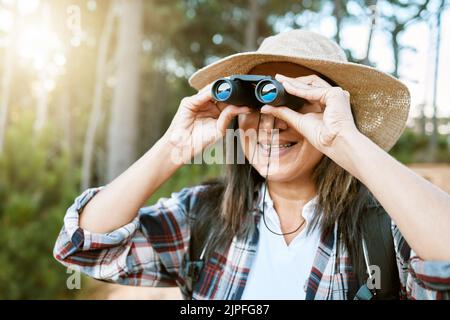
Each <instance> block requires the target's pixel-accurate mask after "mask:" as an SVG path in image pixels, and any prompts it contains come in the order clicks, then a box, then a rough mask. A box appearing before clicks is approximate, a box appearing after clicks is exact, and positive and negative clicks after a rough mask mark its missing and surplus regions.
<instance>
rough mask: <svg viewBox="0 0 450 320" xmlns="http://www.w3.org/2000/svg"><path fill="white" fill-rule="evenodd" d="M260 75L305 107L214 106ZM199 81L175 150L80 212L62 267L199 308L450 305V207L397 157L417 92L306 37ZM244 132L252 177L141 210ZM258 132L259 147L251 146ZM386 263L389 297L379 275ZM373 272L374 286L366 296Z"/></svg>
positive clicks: (165, 149) (264, 48)
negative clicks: (197, 157) (219, 302)
mask: <svg viewBox="0 0 450 320" xmlns="http://www.w3.org/2000/svg"><path fill="white" fill-rule="evenodd" d="M246 73H249V74H259V75H271V76H275V77H276V79H277V80H278V81H280V82H281V83H282V85H283V86H284V88H285V90H286V91H287V92H288V93H290V94H292V95H295V96H298V97H301V98H304V99H305V100H306V101H307V103H306V104H305V105H304V106H303V107H302V108H300V109H299V110H293V109H292V108H287V107H272V106H264V107H262V108H261V109H260V110H255V109H253V108H250V107H237V106H233V105H224V104H222V103H214V102H213V101H212V99H211V93H210V85H208V84H210V83H211V82H213V81H214V80H216V79H218V78H220V77H223V76H228V75H233V74H246ZM190 83H191V85H192V86H193V87H195V88H197V89H199V88H202V89H201V90H200V91H199V92H198V93H197V94H195V95H193V96H191V97H187V98H185V99H183V100H182V101H181V104H180V107H179V109H178V111H177V113H176V115H175V117H174V119H173V121H172V123H171V125H170V127H169V129H168V130H167V132H166V133H165V134H164V136H163V137H162V138H161V139H160V140H159V141H158V142H157V143H156V144H155V145H154V146H153V147H152V148H151V149H150V150H149V151H148V152H147V153H146V154H145V155H144V156H143V157H142V158H141V159H139V160H138V161H137V162H136V163H135V164H133V165H132V166H131V167H130V168H129V169H128V170H126V171H125V172H124V173H123V174H122V175H120V176H119V177H118V178H116V179H115V180H114V181H112V182H111V183H110V184H108V185H107V186H106V187H103V188H96V189H90V190H87V191H86V192H84V193H83V194H82V195H81V196H80V197H78V198H77V199H76V200H75V203H74V204H73V205H72V206H71V207H70V208H69V209H68V211H67V214H66V217H65V220H64V227H63V229H62V231H61V233H60V236H59V238H58V240H57V243H56V246H55V252H54V254H55V257H56V259H58V260H59V261H60V262H61V263H63V264H64V265H66V266H72V267H73V266H76V267H79V268H81V271H82V272H84V273H86V274H87V275H89V276H91V277H94V278H97V279H102V280H107V281H112V282H117V283H121V284H128V285H137V286H179V287H180V289H181V291H182V293H183V295H184V296H185V297H186V298H193V299H259V298H266V299H354V298H360V299H364V298H366V297H367V298H370V297H371V295H372V294H377V292H378V293H380V292H381V293H382V294H381V296H380V295H379V297H381V298H412V299H443V298H449V297H450V246H448V244H449V243H450V197H449V195H448V194H446V193H445V192H443V191H442V190H440V189H438V188H437V187H435V186H434V185H432V184H431V183H429V182H427V181H426V180H425V179H423V178H421V177H419V176H418V175H416V174H414V173H413V172H412V171H411V170H409V169H408V168H406V167H405V166H403V165H402V164H400V163H398V162H397V161H396V160H395V159H393V158H392V157H391V156H389V155H388V153H387V152H386V151H387V150H389V149H390V148H391V147H392V146H393V145H394V143H395V142H396V140H397V139H398V137H399V136H400V134H401V132H402V131H403V129H404V126H405V121H406V118H407V114H408V109H409V92H408V90H407V89H406V87H405V86H404V85H403V84H401V83H400V82H399V81H398V80H396V79H394V78H392V77H390V76H388V75H386V74H384V73H382V72H380V71H377V70H375V69H373V68H369V67H365V66H361V65H358V64H353V63H349V62H347V60H346V58H345V55H344V53H343V51H342V49H340V48H339V47H338V46H337V45H336V44H335V43H333V42H331V41H329V40H328V39H326V38H324V37H321V36H320V35H317V34H315V33H311V32H306V31H300V30H295V31H290V32H285V33H281V34H279V35H276V36H273V37H269V38H267V39H266V40H265V41H264V42H263V43H262V45H261V47H260V48H259V49H258V51H257V52H250V53H239V54H235V55H233V56H230V57H227V58H225V59H222V60H220V61H218V62H216V63H214V64H212V65H210V66H207V67H205V68H203V69H201V70H199V71H198V72H197V73H195V74H194V75H193V76H192V77H191V79H190ZM230 124H231V125H232V126H233V128H235V129H237V128H239V129H240V134H239V139H238V142H239V143H238V151H241V152H243V153H244V154H245V157H246V161H245V164H236V163H234V164H228V165H227V174H226V175H225V177H224V178H223V179H222V180H219V181H216V182H212V183H208V184H204V185H200V186H195V187H191V188H185V189H183V190H181V191H180V192H178V193H175V194H173V195H172V197H171V198H170V199H161V200H160V201H158V203H156V204H155V205H153V206H150V207H145V208H141V207H142V205H143V204H144V203H145V201H146V200H147V199H148V198H149V197H150V196H151V195H152V194H153V193H154V192H155V191H156V190H157V189H158V188H159V187H160V186H161V184H162V183H164V181H166V180H167V179H168V178H169V177H170V176H171V175H172V174H173V173H174V172H175V171H176V170H177V169H178V168H179V167H180V166H181V165H182V163H186V162H189V161H190V159H191V158H192V156H193V154H195V153H198V152H199V151H200V150H204V149H205V148H206V147H207V146H209V145H211V144H212V143H214V142H215V141H217V140H218V139H219V138H220V137H223V136H224V134H225V132H226V129H227V128H228V127H229V125H230ZM251 130H254V131H255V130H256V131H257V132H258V134H257V135H246V134H242V133H243V132H244V133H245V132H247V131H251ZM274 141H276V142H274ZM227 148H234V146H231V147H230V145H228V146H227ZM186 149H188V151H189V152H185V151H186ZM228 150H230V149H228ZM178 151H179V152H178ZM174 154H175V155H179V156H180V155H181V156H182V157H183V158H182V159H176V160H177V161H174V160H175V159H174ZM254 159H258V161H253V160H254ZM170 160H171V161H170ZM272 160H277V161H276V163H277V165H271V163H275V162H274V161H272ZM369 212H378V213H377V214H376V215H375V216H376V218H375V220H370V219H369V216H370V214H369ZM386 213H387V214H386ZM383 214H384V215H385V216H386V217H388V218H389V217H390V218H391V219H392V227H391V226H390V220H389V219H388V221H389V226H388V227H387V228H386V227H380V228H379V229H380V230H381V231H380V232H379V234H378V235H377V234H375V231H373V230H375V229H374V228H376V226H375V225H376V224H378V221H382V220H377V219H378V217H382V216H383ZM370 221H372V222H370ZM394 221H395V222H394ZM365 225H367V226H368V228H364V227H363V226H365ZM381 225H382V223H381V222H380V226H381ZM372 229H373V230H372ZM371 239H372V241H371ZM373 239H375V240H373ZM380 239H381V240H380ZM383 239H385V240H386V241H384V240H383ZM380 243H384V244H385V246H384V248H382V247H381V246H382V245H380ZM377 245H379V247H376V246H377ZM368 248H369V249H368ZM373 248H375V249H373ZM377 248H378V249H377ZM380 248H381V249H380ZM381 251H382V252H385V253H386V254H385V255H384V256H382V257H381V258H379V257H380V255H379V253H380V252H381ZM391 253H392V255H391V256H390V254H391ZM377 254H378V256H379V257H378V258H375V259H373V260H377V261H381V262H380V263H379V264H380V265H378V267H379V269H381V275H382V276H383V277H382V279H381V284H382V285H383V286H384V288H383V287H381V288H379V286H378V287H377V286H376V282H377V281H376V280H377V279H376V271H377V270H376V269H373V270H375V271H374V272H373V274H372V271H373V270H372V269H370V268H371V267H372V264H371V263H370V260H371V258H373V257H375V256H377ZM389 257H393V259H395V261H396V263H397V265H396V266H395V267H394V268H391V267H390V266H391V265H390V261H391V262H392V261H393V260H392V259H391V260H389V259H390V258H389ZM393 264H394V265H395V262H394V263H393ZM365 267H368V268H369V270H370V273H371V276H370V278H369V280H371V281H373V283H372V284H375V285H374V288H373V287H372V288H369V287H370V286H369V285H366V286H364V283H370V282H369V281H367V282H365V281H366V279H367V274H365ZM361 270H362V271H361ZM361 275H362V276H361ZM364 276H365V277H364ZM383 281H384V282H383ZM367 288H369V289H371V290H369V291H368V290H365V289H367ZM358 289H359V291H358ZM366 293H368V296H367V295H365V294H366ZM388 293H389V294H388Z"/></svg>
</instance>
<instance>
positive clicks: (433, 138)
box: [428, 0, 445, 162]
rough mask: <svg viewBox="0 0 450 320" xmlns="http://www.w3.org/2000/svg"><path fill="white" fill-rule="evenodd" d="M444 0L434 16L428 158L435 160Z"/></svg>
mask: <svg viewBox="0 0 450 320" xmlns="http://www.w3.org/2000/svg"><path fill="white" fill-rule="evenodd" d="M444 6H445V0H441V5H440V7H439V9H438V13H437V17H436V49H435V50H436V51H435V52H436V53H435V62H434V79H433V100H432V106H433V118H432V121H433V131H432V133H431V139H430V142H429V152H428V157H429V158H428V160H429V161H430V162H431V161H435V160H436V151H437V142H438V141H437V140H438V119H437V101H436V100H437V88H438V76H439V56H440V54H439V53H440V52H439V51H440V44H441V32H442V26H441V24H442V13H443V11H444Z"/></svg>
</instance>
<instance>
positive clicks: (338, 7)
mask: <svg viewBox="0 0 450 320" xmlns="http://www.w3.org/2000/svg"><path fill="white" fill-rule="evenodd" d="M333 2H334V9H333V15H334V17H335V18H336V35H335V36H334V40H335V41H336V43H337V44H339V45H341V24H342V0H334V1H333Z"/></svg>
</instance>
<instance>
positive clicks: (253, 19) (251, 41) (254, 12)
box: [245, 0, 260, 51]
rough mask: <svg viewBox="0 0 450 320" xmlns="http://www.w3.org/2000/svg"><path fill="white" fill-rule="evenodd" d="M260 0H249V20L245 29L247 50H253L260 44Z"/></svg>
mask: <svg viewBox="0 0 450 320" xmlns="http://www.w3.org/2000/svg"><path fill="white" fill-rule="evenodd" d="M259 6H260V4H259V2H258V0H249V7H248V11H249V12H248V21H247V26H246V29H245V50H246V51H253V50H256V48H257V46H258V43H257V42H258V23H259V17H260V7H259Z"/></svg>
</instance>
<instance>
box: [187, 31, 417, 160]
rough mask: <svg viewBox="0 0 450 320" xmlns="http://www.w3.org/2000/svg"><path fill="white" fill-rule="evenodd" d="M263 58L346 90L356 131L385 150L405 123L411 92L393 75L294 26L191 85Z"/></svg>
mask: <svg viewBox="0 0 450 320" xmlns="http://www.w3.org/2000/svg"><path fill="white" fill-rule="evenodd" d="M267 62H292V63H296V64H299V65H302V66H304V67H307V68H309V69H311V70H314V71H316V72H318V73H320V74H322V75H324V76H326V77H328V78H329V79H331V80H333V81H334V82H335V83H336V84H337V85H338V86H340V87H341V88H343V89H344V90H347V91H348V92H350V96H351V98H350V102H351V105H352V111H353V115H354V118H355V122H356V125H357V127H358V129H359V130H360V131H361V132H362V133H363V134H365V135H366V136H367V137H369V138H370V139H371V140H372V141H374V142H375V143H376V144H378V145H379V146H380V147H381V148H383V149H384V150H386V151H388V150H389V149H391V148H392V146H393V145H394V144H395V142H396V141H397V140H398V138H399V137H400V135H401V134H402V132H403V129H404V128H405V125H406V120H407V117H408V112H409V105H410V95H409V91H408V88H407V87H406V86H405V85H404V84H403V83H401V82H400V81H399V80H397V79H396V78H394V77H392V76H390V75H388V74H386V73H384V72H381V71H378V70H376V69H374V68H371V67H367V66H365V65H361V64H356V63H351V62H348V61H347V58H346V56H345V53H344V51H343V50H342V49H341V48H340V47H339V46H338V45H337V44H336V43H335V42H333V41H331V40H329V39H327V38H325V37H323V36H321V35H319V34H317V33H314V32H309V31H303V30H292V31H288V32H283V33H280V34H278V35H275V36H272V37H268V38H266V39H265V40H264V41H263V43H262V44H261V46H260V47H259V49H258V50H257V51H256V52H244V53H237V54H233V55H231V56H228V57H226V58H223V59H221V60H219V61H216V62H214V63H212V64H210V65H208V66H206V67H204V68H202V69H200V70H198V71H197V72H195V73H194V74H193V75H192V76H191V77H190V78H189V83H190V85H191V86H192V87H194V88H195V89H197V90H198V89H200V88H202V87H204V86H205V85H207V84H209V83H211V82H213V81H215V80H217V79H218V78H221V77H226V76H230V75H233V74H247V73H248V72H249V71H250V70H251V69H253V68H254V67H255V66H257V65H259V64H262V63H267Z"/></svg>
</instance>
